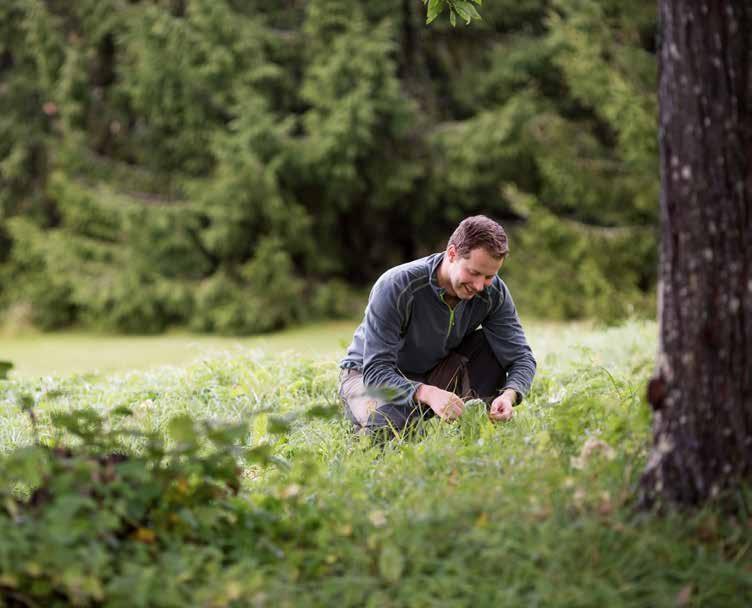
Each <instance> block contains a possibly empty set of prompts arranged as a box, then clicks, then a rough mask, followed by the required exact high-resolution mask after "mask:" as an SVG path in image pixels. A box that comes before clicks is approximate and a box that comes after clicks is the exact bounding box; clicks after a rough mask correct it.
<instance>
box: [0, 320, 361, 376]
mask: <svg viewBox="0 0 752 608" xmlns="http://www.w3.org/2000/svg"><path fill="white" fill-rule="evenodd" d="M356 326H357V322H355V321H339V322H329V323H320V324H316V325H310V326H306V327H303V328H295V329H290V330H287V331H283V332H279V333H275V334H269V335H265V336H252V337H244V338H239V337H221V336H209V335H200V334H185V333H174V334H165V335H158V336H118V335H114V336H109V335H98V334H91V333H74V332H60V333H50V334H43V333H40V334H28V335H22V336H16V337H0V360H8V361H11V362H13V365H14V368H13V371H12V372H11V374H12V375H13V376H14V377H30V376H43V375H66V374H73V373H76V374H88V373H94V372H99V373H109V372H116V371H126V370H131V369H149V368H153V367H157V366H160V365H186V364H188V363H190V362H192V361H194V360H195V359H197V358H199V357H203V356H209V355H211V354H212V353H218V352H222V351H228V350H230V351H232V350H236V349H238V348H246V349H247V348H253V349H261V350H263V351H265V352H268V353H279V352H283V351H287V350H295V351H296V352H299V353H301V354H303V355H313V356H322V357H335V356H337V353H340V352H342V351H343V350H344V349H345V348H346V346H347V344H349V341H350V339H351V338H352V333H353V331H354V329H355V327H356Z"/></svg>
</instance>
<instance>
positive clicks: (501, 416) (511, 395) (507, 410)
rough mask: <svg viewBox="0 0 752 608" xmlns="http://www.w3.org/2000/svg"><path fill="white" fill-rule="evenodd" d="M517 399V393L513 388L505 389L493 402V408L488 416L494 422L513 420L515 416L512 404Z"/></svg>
mask: <svg viewBox="0 0 752 608" xmlns="http://www.w3.org/2000/svg"><path fill="white" fill-rule="evenodd" d="M516 400H517V393H516V392H515V391H513V390H512V389H507V390H505V391H504V392H503V393H502V394H501V395H499V396H498V397H496V399H494V400H493V403H492V404H491V410H490V411H489V412H488V417H489V418H491V420H493V421H494V422H496V421H506V420H511V419H512V416H514V410H513V409H512V406H513V405H514V402H515V401H516Z"/></svg>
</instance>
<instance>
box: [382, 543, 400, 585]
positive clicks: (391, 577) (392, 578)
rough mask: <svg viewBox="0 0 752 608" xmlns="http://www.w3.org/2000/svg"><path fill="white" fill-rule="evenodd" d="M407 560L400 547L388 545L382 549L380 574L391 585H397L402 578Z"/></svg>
mask: <svg viewBox="0 0 752 608" xmlns="http://www.w3.org/2000/svg"><path fill="white" fill-rule="evenodd" d="M404 568H405V560H404V558H403V557H402V552H401V551H400V549H399V547H397V546H395V545H393V544H392V543H387V544H385V545H384V546H383V547H382V548H381V554H380V555H379V572H380V573H381V576H382V577H384V579H386V580H387V581H389V582H390V583H396V582H397V581H399V579H400V578H401V577H402V571H403V570H404Z"/></svg>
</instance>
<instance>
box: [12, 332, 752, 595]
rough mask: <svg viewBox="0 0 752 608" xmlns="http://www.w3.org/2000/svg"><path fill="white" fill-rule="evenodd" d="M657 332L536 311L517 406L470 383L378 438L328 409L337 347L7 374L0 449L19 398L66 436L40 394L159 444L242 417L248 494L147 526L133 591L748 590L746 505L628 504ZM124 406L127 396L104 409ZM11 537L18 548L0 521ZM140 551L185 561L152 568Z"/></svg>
mask: <svg viewBox="0 0 752 608" xmlns="http://www.w3.org/2000/svg"><path fill="white" fill-rule="evenodd" d="M653 336H654V326H651V325H645V324H628V325H625V326H622V327H618V328H609V329H592V328H590V329H588V328H583V327H579V328H578V329H577V330H576V331H562V332H560V333H559V334H557V333H556V332H555V331H553V330H552V329H548V328H544V330H541V331H539V332H536V331H533V332H531V341H532V342H533V344H534V349H536V352H538V351H540V352H541V353H542V356H540V355H539V372H538V375H537V377H536V381H535V383H534V386H533V389H532V390H531V392H530V394H529V395H528V397H527V399H526V400H525V401H524V402H523V403H522V404H521V405H520V406H518V407H517V409H516V415H515V417H514V419H513V421H511V422H510V423H506V424H494V423H492V422H490V421H489V420H488V418H487V417H486V415H485V413H484V411H483V409H482V407H479V404H477V403H471V404H469V405H468V411H467V412H466V414H465V416H463V417H462V418H461V419H460V420H459V421H457V422H455V423H452V424H447V423H443V422H441V421H439V420H437V419H434V420H432V421H429V422H428V423H427V424H426V425H425V427H424V428H423V432H421V433H418V434H417V435H416V436H414V437H412V438H400V439H394V440H392V441H388V442H386V443H376V444H374V443H373V442H371V441H369V440H368V439H367V438H364V437H359V436H357V435H355V434H353V433H352V432H351V430H350V428H349V426H348V423H347V422H346V421H345V420H344V419H343V417H342V416H341V414H340V413H338V412H339V404H338V401H337V396H336V382H337V366H336V361H334V360H323V359H317V358H315V357H307V356H300V355H293V354H290V353H288V354H285V355H277V356H270V355H268V354H266V353H263V352H261V351H248V350H246V351H235V350H234V351H230V352H227V353H225V354H222V355H216V356H212V357H210V358H207V359H205V360H203V361H199V362H197V363H195V364H193V365H190V366H188V367H185V368H161V369H159V370H154V371H149V372H132V373H126V374H117V375H114V376H111V377H109V378H102V377H68V378H57V379H54V378H53V379H40V380H36V381H19V380H16V381H10V382H5V383H3V384H2V392H1V393H0V412H1V415H2V416H3V426H2V431H0V433H1V434H0V449H2V451H4V452H8V451H9V450H12V449H14V448H16V447H18V446H23V445H28V444H29V443H30V442H31V441H32V439H33V437H32V432H31V426H30V424H29V421H28V416H27V415H26V414H25V413H24V412H23V411H22V409H21V407H20V406H19V404H20V401H21V400H22V399H23V398H26V399H32V400H33V401H35V402H36V406H35V412H36V415H37V419H38V423H37V429H38V433H39V435H40V439H42V441H45V442H48V443H61V442H65V441H67V440H68V438H67V437H66V436H61V435H60V434H59V432H58V431H55V430H54V428H53V427H52V425H51V424H50V413H51V412H53V411H59V410H62V411H70V410H72V409H74V408H78V407H81V406H86V407H90V408H92V409H94V410H95V411H97V412H100V413H101V414H102V415H103V416H104V418H105V419H106V420H108V421H109V422H108V424H111V425H114V426H117V425H120V424H123V425H125V424H129V425H135V426H136V427H137V428H138V429H140V430H142V431H144V432H156V433H158V434H162V435H164V436H166V437H167V439H168V445H172V444H171V443H170V442H172V441H174V438H173V439H171V438H170V429H171V424H174V423H173V422H171V421H174V420H175V419H176V416H182V415H185V414H188V415H190V416H192V417H194V418H196V419H197V420H204V421H209V422H211V423H212V424H220V423H238V422H246V423H247V428H246V430H245V431H244V434H243V436H242V439H241V440H239V446H240V447H243V448H244V449H253V448H254V447H258V446H265V447H264V450H265V451H264V452H263V454H269V455H270V456H273V459H272V460H267V459H265V458H259V459H257V460H256V461H253V462H246V463H245V464H244V465H243V470H242V471H241V475H240V478H239V479H240V483H241V485H242V487H241V490H240V493H239V495H238V496H237V497H233V498H232V499H231V500H230V499H225V498H217V499H216V505H217V508H218V509H220V507H221V509H225V511H222V512H223V513H225V515H223V517H225V516H226V514H227V513H234V514H235V515H233V516H232V517H233V519H232V520H231V521H230V520H228V521H227V522H225V523H223V524H222V525H223V526H227V527H223V528H222V530H225V532H223V533H222V535H220V536H221V537H217V538H214V536H212V535H209V536H206V537H202V538H204V540H203V541H202V543H204V544H200V546H197V545H196V544H195V542H196V541H191V540H190V539H189V538H188V537H180V538H177V539H175V542H176V543H177V544H175V545H174V546H171V547H170V548H169V549H168V548H167V547H161V545H160V547H161V548H160V549H159V550H158V551H157V548H156V545H149V543H147V545H149V546H150V547H151V546H153V547H154V548H153V549H151V555H152V556H151V557H149V558H148V560H146V561H140V559H141V558H132V559H133V561H132V563H131V565H130V566H129V568H130V572H131V575H132V576H134V577H135V579H134V580H137V583H134V584H136V585H137V586H139V589H141V592H140V593H141V595H137V594H136V595H135V596H134V597H143V598H147V599H145V600H144V602H151V603H142V604H141V605H170V602H175V601H178V600H180V601H184V602H189V603H191V602H192V603H194V604H195V603H196V602H202V603H204V604H206V605H218V606H222V605H249V604H251V605H253V604H257V605H274V606H277V605H291V606H292V605H294V606H298V605H331V604H337V605H343V606H363V605H373V606H387V605H395V606H478V605H508V606H520V605H525V606H526V605H541V606H554V605H555V606H570V605H572V606H603V605H609V606H611V605H615V606H635V607H638V606H640V607H641V606H646V605H650V606H664V605H665V606H674V605H676V604H677V603H679V604H681V603H684V604H685V605H693V604H696V605H719V606H720V605H722V606H744V605H746V600H745V599H744V598H746V597H749V594H750V592H751V591H752V572H751V571H750V563H751V562H750V559H751V558H750V546H751V545H752V533H751V531H750V527H749V524H748V522H746V520H744V519H743V518H738V517H733V518H731V517H724V516H722V515H721V514H720V513H718V512H716V511H714V510H713V508H708V509H706V510H704V511H700V512H698V513H694V514H669V515H667V516H664V517H657V516H655V515H653V514H650V513H641V512H638V511H637V510H636V509H635V507H634V498H635V491H636V488H637V484H638V480H639V475H640V472H641V470H642V468H643V466H644V463H645V459H646V455H647V450H648V447H649V445H650V440H651V439H650V426H649V423H650V412H649V410H648V407H647V404H646V403H645V399H644V394H645V383H646V381H647V379H648V377H649V374H650V371H651V368H652V360H653V351H654V345H655V343H654V338H653ZM24 396H25V397H24ZM122 407H127V408H129V409H130V410H131V411H132V415H131V416H129V417H126V418H124V419H122V420H120V419H117V420H115V418H114V417H113V416H112V413H113V412H114V411H115V410H116V409H117V408H122ZM332 412H334V413H335V414H336V415H334V416H333V417H331V416H328V415H327V414H331V413H332ZM173 430H174V429H173ZM56 433H57V434H56ZM131 449H133V450H135V451H136V452H137V451H138V449H139V445H138V443H137V442H134V443H133V444H131ZM205 453H207V454H209V453H211V450H210V449H209V447H206V450H205ZM259 454H261V453H259ZM228 500H229V502H227V501H228ZM201 509H205V508H204V507H201ZM221 509H220V510H221ZM226 509H229V511H227V510H226ZM218 512H219V511H218ZM201 513H203V514H204V515H202V517H204V516H207V517H210V519H209V520H208V521H215V520H214V519H212V518H213V517H214V516H213V515H212V514H211V513H212V512H211V509H210V510H209V511H206V512H205V511H204V510H202V511H201ZM207 525H208V524H207ZM211 525H214V524H211ZM142 534H143V535H145V536H144V538H147V540H148V539H149V538H151V537H150V536H148V535H149V532H143V533H142ZM155 534H157V536H156V538H157V539H159V538H161V537H160V536H159V534H161V533H160V532H159V530H157V531H156V532H155ZM207 539H208V540H207ZM129 542H130V541H129ZM155 542H156V543H157V545H158V544H159V542H158V541H155ZM191 542H193V543H194V544H191ZM206 543H208V544H206ZM127 546H129V547H130V546H131V545H127ZM48 549H49V551H52V552H54V547H48ZM120 551H123V549H122V548H121V549H120ZM3 555H6V556H9V557H10V556H13V555H14V554H13V550H12V548H11V547H9V546H8V545H7V544H3V541H0V559H2V556H3ZM117 555H118V554H113V557H112V558H111V559H112V560H115V561H114V562H113V563H115V564H117V563H119V562H117V560H118V559H120V558H118V557H117ZM124 555H125V554H124ZM187 555H192V556H193V557H192V560H193V561H190V564H191V565H190V568H189V566H188V565H185V564H187V563H188V562H187V561H186V560H187V559H188V558H187V557H186V556H187ZM198 556H203V557H201V560H203V561H196V560H198ZM210 556H211V557H210ZM181 560H182V561H181ZM82 563H84V562H82ZM85 563H89V562H85ZM180 564H183V566H181V565H180ZM119 567H120V566H117V567H115V568H114V570H112V572H111V573H110V574H108V575H107V576H103V575H101V574H100V575H97V576H99V578H98V579H97V580H99V579H100V578H101V579H102V580H99V583H100V584H101V585H102V589H103V591H102V593H103V594H110V595H107V597H120V596H117V593H118V592H117V589H118V588H120V587H118V585H120V586H122V585H123V584H124V579H123V576H124V575H123V574H122V572H121V571H120V570H118V568H119ZM149 568H150V569H151V570H150V571H152V572H156V573H158V577H157V578H160V577H161V578H164V577H170V576H173V577H177V578H174V581H173V583H171V586H167V587H161V586H159V585H158V584H157V583H156V582H155V581H156V580H157V579H155V578H153V577H152V578H149V577H147V576H146V575H145V572H146V571H147V569H149ZM181 568H182V570H181ZM180 572H183V573H184V574H183V575H185V576H187V574H185V573H186V572H191V573H193V574H191V576H190V577H188V578H180V576H183V575H180V574H179V573H180ZM170 573H173V574H170ZM176 573H177V574H176ZM92 576H94V575H93V574H92ZM108 577H109V578H108ZM177 580H180V581H182V582H179V583H178V582H175V581H177ZM2 584H3V583H2V581H1V580H0V586H2ZM134 605H139V604H138V602H136V603H135V604H134Z"/></svg>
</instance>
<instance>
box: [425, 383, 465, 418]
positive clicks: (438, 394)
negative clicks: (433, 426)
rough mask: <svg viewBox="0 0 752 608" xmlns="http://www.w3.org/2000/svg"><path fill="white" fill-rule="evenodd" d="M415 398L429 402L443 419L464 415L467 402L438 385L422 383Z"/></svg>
mask: <svg viewBox="0 0 752 608" xmlns="http://www.w3.org/2000/svg"><path fill="white" fill-rule="evenodd" d="M415 398H416V399H417V400H418V401H420V402H421V403H425V404H427V405H428V406H429V407H430V408H431V409H432V410H433V411H434V412H436V415H437V416H438V417H439V418H441V419H442V420H454V419H455V418H459V417H460V416H462V412H463V411H465V403H464V401H462V399H460V398H459V397H458V396H457V395H455V394H454V393H450V392H449V391H444V390H441V389H440V388H439V387H438V386H431V385H430V384H421V385H420V387H419V388H418V390H417V392H416V393H415Z"/></svg>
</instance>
